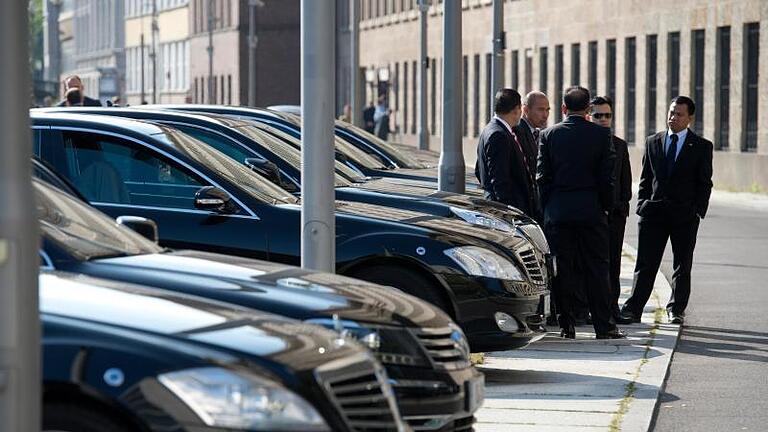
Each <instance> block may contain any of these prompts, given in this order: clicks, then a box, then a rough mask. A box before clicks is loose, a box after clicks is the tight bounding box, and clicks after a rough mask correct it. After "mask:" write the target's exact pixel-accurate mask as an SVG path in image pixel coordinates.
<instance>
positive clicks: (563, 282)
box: [546, 220, 616, 333]
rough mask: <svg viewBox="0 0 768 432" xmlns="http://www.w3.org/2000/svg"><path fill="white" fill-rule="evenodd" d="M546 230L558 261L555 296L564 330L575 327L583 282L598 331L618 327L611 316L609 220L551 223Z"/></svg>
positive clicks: (606, 330)
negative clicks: (587, 223)
mask: <svg viewBox="0 0 768 432" xmlns="http://www.w3.org/2000/svg"><path fill="white" fill-rule="evenodd" d="M546 230H547V239H548V241H549V245H550V248H551V249H552V252H553V253H554V255H555V256H556V259H557V268H558V273H557V277H556V278H555V280H554V291H555V292H554V294H555V300H556V302H557V313H558V316H557V319H558V322H559V324H560V327H562V328H568V327H570V326H572V325H574V306H575V305H574V303H575V301H576V295H577V293H578V289H579V284H580V283H581V281H582V280H583V282H584V290H585V292H586V296H587V302H588V304H589V312H590V313H591V314H592V325H593V326H594V328H595V332H596V333H606V332H609V331H611V330H613V329H614V328H616V321H615V320H614V317H613V314H612V313H611V300H610V299H611V296H610V283H609V276H608V269H609V258H608V224H607V221H605V220H604V221H603V222H602V223H600V224H596V225H570V224H548V225H547V229H546Z"/></svg>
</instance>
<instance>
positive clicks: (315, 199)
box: [301, 0, 336, 272]
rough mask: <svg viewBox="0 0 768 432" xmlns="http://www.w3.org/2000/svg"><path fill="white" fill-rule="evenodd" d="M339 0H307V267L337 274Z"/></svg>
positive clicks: (303, 208)
mask: <svg viewBox="0 0 768 432" xmlns="http://www.w3.org/2000/svg"><path fill="white" fill-rule="evenodd" d="M335 18H336V2H334V1H325V2H321V1H317V0H301V116H302V118H303V119H304V125H303V127H302V130H301V171H302V172H301V178H302V182H301V184H302V188H301V197H302V203H301V266H302V267H304V268H309V269H315V270H322V271H327V272H333V271H334V269H335V264H336V244H335V239H336V224H335V218H334V194H335V190H334V178H333V176H334V170H333V163H334V144H333V125H334V119H333V115H334V106H335V94H336V89H335V87H336V81H335V69H334V62H335V60H334V59H335V58H336V54H335V52H334V51H335V36H336V35H335V30H334V29H335Z"/></svg>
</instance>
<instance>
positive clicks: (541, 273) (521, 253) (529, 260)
mask: <svg viewBox="0 0 768 432" xmlns="http://www.w3.org/2000/svg"><path fill="white" fill-rule="evenodd" d="M515 252H517V256H518V257H519V258H520V261H521V262H522V263H523V266H524V267H525V271H526V273H528V277H529V278H530V279H531V282H533V283H534V284H536V285H546V283H547V266H546V264H545V263H542V260H540V259H539V257H538V255H537V254H536V251H534V250H533V247H532V246H531V245H523V246H521V247H519V248H518V249H517V250H516V251H515Z"/></svg>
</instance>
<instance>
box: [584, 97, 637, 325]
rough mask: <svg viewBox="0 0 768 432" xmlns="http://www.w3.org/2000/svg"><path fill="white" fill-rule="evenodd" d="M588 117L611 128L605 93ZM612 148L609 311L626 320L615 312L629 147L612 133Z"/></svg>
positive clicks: (622, 321) (627, 196) (627, 191)
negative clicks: (614, 159) (613, 154)
mask: <svg viewBox="0 0 768 432" xmlns="http://www.w3.org/2000/svg"><path fill="white" fill-rule="evenodd" d="M591 105H592V107H591V108H590V114H589V117H588V118H589V120H590V121H591V122H592V123H596V124H599V125H600V126H603V127H606V128H608V129H610V128H611V121H612V119H613V102H612V101H611V99H610V98H609V97H608V96H597V97H595V98H594V99H592V101H591ZM612 140H613V149H614V150H615V151H616V162H615V164H614V169H613V176H614V179H615V182H616V183H615V184H614V188H613V191H614V192H613V208H612V209H611V211H610V213H609V214H608V243H609V245H610V246H609V251H608V257H609V259H610V276H611V279H610V280H611V311H612V313H613V317H614V318H615V319H616V322H617V323H619V324H629V323H630V322H631V321H628V320H626V319H622V318H621V316H620V314H619V296H620V295H621V280H620V277H619V275H620V274H621V249H622V245H623V244H624V228H625V227H626V225H627V217H628V216H629V200H630V199H632V169H631V167H630V166H629V151H628V149H627V142H626V141H624V140H623V139H621V138H619V137H617V136H616V135H612Z"/></svg>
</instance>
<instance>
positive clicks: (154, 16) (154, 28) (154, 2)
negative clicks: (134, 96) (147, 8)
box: [150, 0, 159, 104]
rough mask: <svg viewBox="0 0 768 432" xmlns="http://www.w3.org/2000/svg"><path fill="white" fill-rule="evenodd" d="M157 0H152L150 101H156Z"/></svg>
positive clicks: (154, 102)
mask: <svg viewBox="0 0 768 432" xmlns="http://www.w3.org/2000/svg"><path fill="white" fill-rule="evenodd" d="M158 30H159V27H158V26H157V0H152V53H151V54H150V57H152V103H153V104H156V103H157V32H158Z"/></svg>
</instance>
